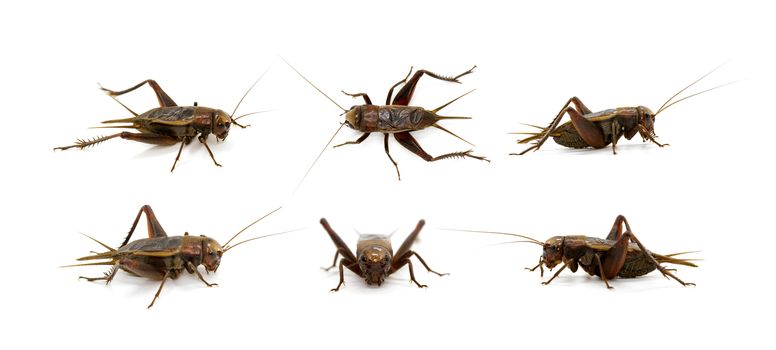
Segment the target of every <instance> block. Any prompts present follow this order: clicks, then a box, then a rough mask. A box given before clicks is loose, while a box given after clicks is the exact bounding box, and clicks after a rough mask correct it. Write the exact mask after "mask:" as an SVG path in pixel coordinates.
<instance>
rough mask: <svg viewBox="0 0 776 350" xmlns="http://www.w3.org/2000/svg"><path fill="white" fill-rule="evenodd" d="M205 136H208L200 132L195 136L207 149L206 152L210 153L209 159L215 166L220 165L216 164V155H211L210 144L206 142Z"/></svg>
mask: <svg viewBox="0 0 776 350" xmlns="http://www.w3.org/2000/svg"><path fill="white" fill-rule="evenodd" d="M207 137H208V134H202V135H199V137H197V139H198V140H199V142H200V143H202V144H203V145H205V149H206V150H207V154H209V155H210V159H212V160H213V163H215V165H216V166H218V167H220V166H221V164H218V162H217V161H216V157H215V156H213V151H211V150H210V146H208V144H207Z"/></svg>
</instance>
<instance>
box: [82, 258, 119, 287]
mask: <svg viewBox="0 0 776 350" xmlns="http://www.w3.org/2000/svg"><path fill="white" fill-rule="evenodd" d="M118 270H119V264H118V263H116V264H115V265H113V266H112V267H111V268H110V270H108V271H107V272H105V273H104V274H103V276H102V277H85V276H78V279H79V280H80V279H85V280H87V281H89V282H94V281H103V280H104V281H105V284H109V283H110V282H111V281H113V277H115V276H116V272H117V271H118Z"/></svg>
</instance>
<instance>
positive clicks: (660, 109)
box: [655, 60, 730, 115]
mask: <svg viewBox="0 0 776 350" xmlns="http://www.w3.org/2000/svg"><path fill="white" fill-rule="evenodd" d="M728 62H730V60H728V61H725V62H723V63H722V64H720V65H719V66H717V67H716V68H714V69H712V70H711V72H708V73H706V74H704V75H703V76H702V77H700V78H698V79H697V80H695V81H694V82H692V83H691V84H690V85H687V86H685V87H684V89H681V90H679V92H677V93H675V94H674V95H673V96H671V98H669V99H668V100H666V102H665V103H663V105H662V106H660V108H658V109H657V112H655V115H657V114H658V113H660V111H662V110H663V107H665V106H666V105H667V104H668V103H669V102H671V100H673V99H674V98H675V97H676V96H679V94H681V93H682V92H684V91H685V90H687V89H689V88H690V87H691V86H693V85H695V84H696V83H697V82H699V81H701V80H703V78H705V77H707V76H709V74H711V73H714V72H715V71H716V70H717V69H720V68H722V66H724V65H726V64H727V63H728Z"/></svg>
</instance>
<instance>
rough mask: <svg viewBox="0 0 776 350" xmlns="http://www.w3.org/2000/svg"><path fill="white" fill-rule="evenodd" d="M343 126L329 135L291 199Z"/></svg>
mask: <svg viewBox="0 0 776 350" xmlns="http://www.w3.org/2000/svg"><path fill="white" fill-rule="evenodd" d="M343 126H345V123H340V126H339V128H337V131H335V132H334V135H331V138H330V139H329V142H327V143H326V146H323V149H321V152H320V153H318V156H317V157H315V160H314V161H313V164H310V167H309V168H307V171H306V172H305V173H304V176H302V180H300V181H299V184H297V185H296V188H295V189H294V193H293V194H291V196H292V197H293V196H294V195H295V194H296V191H298V190H299V187H302V183H303V182H304V180H305V179H306V178H307V175H308V174H310V171H311V170H313V167H314V166H315V163H318V159H321V156H322V155H323V152H324V151H326V149H327V148H329V145H330V144H331V142H332V141H334V138H335V137H336V136H337V134H338V133H339V132H340V130H342V127H343Z"/></svg>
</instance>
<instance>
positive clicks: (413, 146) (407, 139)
mask: <svg viewBox="0 0 776 350" xmlns="http://www.w3.org/2000/svg"><path fill="white" fill-rule="evenodd" d="M386 135H387V134H386ZM393 137H395V138H396V141H399V144H401V145H402V146H404V148H406V149H408V150H410V151H411V152H412V153H415V154H416V155H418V156H419V157H420V158H423V159H424V160H425V161H427V162H435V161H437V160H442V159H447V158H454V157H460V158H465V157H469V158H474V159H479V160H484V161H486V162H490V160H488V159H487V158H485V157H480V156H475V155H472V154H471V152H472V150H468V151H465V152H453V153H447V154H443V155H440V156H436V157H432V156H431V155H429V154H428V153H426V151H424V150H423V148H421V147H420V144H419V143H418V141H417V140H415V138H414V137H412V135H410V133H409V131H404V132H399V133H395V134H393ZM386 142H387V141H386ZM397 170H398V168H397Z"/></svg>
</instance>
